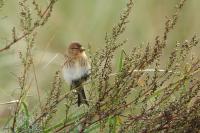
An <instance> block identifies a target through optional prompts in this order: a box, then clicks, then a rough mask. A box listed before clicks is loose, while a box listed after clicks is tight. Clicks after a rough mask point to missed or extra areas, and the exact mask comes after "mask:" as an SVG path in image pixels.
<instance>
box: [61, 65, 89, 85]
mask: <svg viewBox="0 0 200 133" xmlns="http://www.w3.org/2000/svg"><path fill="white" fill-rule="evenodd" d="M89 69H90V67H88V66H87V67H80V65H79V64H78V63H75V64H74V65H73V67H70V68H69V67H66V66H64V67H63V77H64V79H65V81H66V82H68V83H69V84H71V82H72V80H77V79H80V78H81V77H82V76H83V75H85V74H88V73H89Z"/></svg>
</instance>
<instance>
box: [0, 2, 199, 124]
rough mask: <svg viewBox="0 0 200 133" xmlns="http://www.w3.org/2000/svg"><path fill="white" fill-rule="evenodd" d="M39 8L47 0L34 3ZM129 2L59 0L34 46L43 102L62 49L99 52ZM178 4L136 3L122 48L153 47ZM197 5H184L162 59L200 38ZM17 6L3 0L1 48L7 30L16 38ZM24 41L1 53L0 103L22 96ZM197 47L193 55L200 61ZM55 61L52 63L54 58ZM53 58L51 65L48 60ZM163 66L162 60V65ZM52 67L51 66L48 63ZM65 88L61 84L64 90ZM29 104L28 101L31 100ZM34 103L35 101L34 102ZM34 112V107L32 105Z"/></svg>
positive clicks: (3, 111) (1, 119)
mask: <svg viewBox="0 0 200 133" xmlns="http://www.w3.org/2000/svg"><path fill="white" fill-rule="evenodd" d="M38 2H39V3H40V4H41V7H42V8H45V6H46V5H47V4H48V1H47V0H44V1H38ZM127 2H128V1H127V0H82V1H81V0H59V1H58V2H57V3H56V5H55V8H54V9H53V13H52V15H51V17H50V19H49V21H48V23H47V24H46V25H45V26H44V27H42V28H41V29H40V30H38V31H37V33H38V35H37V37H36V40H35V41H36V42H35V46H34V63H35V64H36V73H37V78H38V85H39V89H40V93H41V94H40V95H42V97H41V98H42V100H44V99H45V98H46V96H47V94H48V91H49V88H51V81H52V80H53V75H54V73H55V71H56V70H58V69H59V68H60V64H62V62H63V56H62V55H63V54H64V52H65V48H66V46H67V45H68V44H69V43H70V42H71V41H80V42H81V43H82V44H83V45H84V46H85V47H87V45H88V44H90V45H91V46H92V50H93V51H95V50H97V49H98V48H100V47H102V46H103V45H104V44H105V42H104V37H105V34H106V32H108V33H109V32H111V30H112V27H113V25H114V24H116V23H117V22H118V20H119V15H120V12H121V11H122V10H123V9H124V8H125V6H126V3H127ZM178 2H179V0H135V2H134V3H135V6H134V8H133V11H132V14H131V16H130V23H129V24H128V27H127V29H126V32H125V33H124V34H123V35H122V37H121V39H128V42H127V44H126V45H125V46H124V49H127V50H128V49H129V48H130V47H132V46H137V45H145V44H147V43H148V42H150V43H152V44H153V42H154V38H155V37H156V36H157V35H161V33H162V32H163V30H164V24H165V21H166V17H167V16H170V15H172V14H173V13H174V11H175V5H176V4H177V3H178ZM199 8H200V1H199V0H188V1H187V2H186V5H185V7H184V8H183V10H182V12H181V14H180V17H179V20H178V23H177V26H176V28H175V30H173V32H171V34H170V36H169V37H170V39H169V41H168V45H169V46H168V48H167V49H166V54H169V51H170V49H172V48H173V46H174V45H175V43H176V41H183V40H185V39H188V40H189V39H190V38H191V37H192V36H193V35H194V34H195V33H196V34H197V35H199V33H200V13H199ZM18 17H19V6H18V1H15V0H6V1H5V5H4V6H3V8H1V9H0V47H3V46H5V44H6V42H9V40H10V39H11V30H12V27H13V26H15V27H16V29H17V33H20V24H19V19H18ZM24 47H25V43H24V42H23V41H20V42H18V43H17V44H15V45H14V46H13V47H11V49H9V50H8V51H4V52H2V53H0V103H4V102H7V101H11V100H14V99H17V96H18V94H19V92H20V90H19V87H18V82H17V79H16V76H15V75H19V74H20V73H21V70H22V66H21V63H20V59H19V57H18V51H23V50H24ZM198 50H200V48H199V47H198V48H197V49H195V50H194V52H196V56H199V55H200V54H199V52H198ZM54 58H55V59H54ZM52 59H54V60H53V61H52V62H51V60H52ZM164 61H165V60H164ZM49 62H51V63H50V64H48V63H49ZM66 87H67V85H64V88H66ZM28 96H29V97H30V98H28V99H29V102H30V104H31V103H35V102H36V101H38V97H37V93H36V86H35V82H34V80H33V83H32V84H31V88H30V92H29V94H28ZM30 99H31V100H30ZM37 103H38V102H37ZM13 106H14V105H13V104H12V105H0V127H1V126H2V125H3V123H5V121H6V119H8V117H9V116H10V115H11V112H12V108H13ZM32 107H33V109H35V110H36V109H37V108H38V104H34V106H32Z"/></svg>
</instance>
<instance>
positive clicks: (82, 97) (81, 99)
mask: <svg viewBox="0 0 200 133" xmlns="http://www.w3.org/2000/svg"><path fill="white" fill-rule="evenodd" d="M77 103H78V106H80V105H81V104H86V105H88V106H89V104H88V101H87V99H86V96H85V91H84V88H83V86H82V85H81V86H80V87H79V89H78V102H77Z"/></svg>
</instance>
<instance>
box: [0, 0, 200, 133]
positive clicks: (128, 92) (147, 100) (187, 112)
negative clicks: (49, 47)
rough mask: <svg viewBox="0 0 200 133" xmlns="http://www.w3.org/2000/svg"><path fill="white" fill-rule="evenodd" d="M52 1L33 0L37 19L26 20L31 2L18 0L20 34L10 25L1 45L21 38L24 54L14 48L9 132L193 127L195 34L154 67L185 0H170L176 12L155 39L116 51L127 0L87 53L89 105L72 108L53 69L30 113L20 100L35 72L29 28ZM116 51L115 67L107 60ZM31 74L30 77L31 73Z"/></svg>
mask: <svg viewBox="0 0 200 133" xmlns="http://www.w3.org/2000/svg"><path fill="white" fill-rule="evenodd" d="M55 2H56V1H55V0H52V1H51V2H50V4H49V5H48V6H47V8H46V9H45V10H44V11H42V10H40V7H39V4H38V3H37V2H36V1H35V0H33V1H32V6H33V7H34V9H35V10H34V11H35V12H36V14H37V17H36V18H37V19H33V18H32V13H31V12H30V5H29V4H28V2H27V1H26V0H21V1H20V3H19V5H20V9H21V13H20V14H21V15H20V16H21V19H20V20H21V21H20V22H21V27H22V29H23V34H22V35H21V36H18V35H16V31H15V28H13V30H12V33H13V37H12V41H11V42H10V43H9V44H8V45H6V46H5V47H4V48H2V49H1V50H0V52H3V51H4V50H8V49H9V48H10V47H11V46H12V45H14V44H16V42H17V41H20V40H21V39H23V38H24V39H25V40H26V43H27V45H26V46H27V48H26V51H25V53H22V52H20V53H19V55H20V56H19V57H20V59H21V60H22V65H23V71H22V74H21V75H20V76H18V81H19V86H20V88H21V94H20V96H19V100H18V103H17V106H16V109H15V113H14V116H13V122H11V130H12V131H13V132H20V133H21V132H24V133H25V132H34V133H35V132H45V133H48V132H113V133H114V132H120V133H124V132H134V133H140V132H141V133H155V132H176V133H182V132H185V133H190V132H194V133H198V132H199V130H200V124H199V123H200V99H199V95H200V80H199V77H198V75H199V74H200V72H199V71H200V60H199V58H196V57H195V56H193V55H191V51H192V49H193V48H195V47H197V45H199V38H198V37H197V36H196V35H194V36H193V37H191V39H190V40H184V41H180V42H179V41H177V42H174V45H175V46H174V48H173V50H172V51H171V54H170V56H169V58H168V61H167V62H166V64H165V67H163V65H162V68H161V59H162V57H163V50H164V49H166V48H167V47H168V40H169V34H170V32H171V31H172V30H173V29H175V28H176V24H177V21H178V18H179V15H180V12H181V10H182V9H183V7H184V5H185V4H186V0H180V2H179V3H178V4H177V6H176V11H175V13H174V14H173V15H172V16H171V17H168V19H167V20H166V23H165V26H164V31H163V34H161V35H158V36H156V37H155V41H154V43H152V44H150V43H149V44H147V45H146V46H145V47H143V48H141V47H132V48H131V51H128V52H127V51H125V50H123V49H122V47H123V46H124V45H125V44H126V43H127V40H125V39H124V40H123V39H122V38H121V35H122V34H123V33H124V32H125V30H126V29H128V28H127V23H128V18H129V15H130V13H131V12H132V8H133V7H134V2H133V0H129V2H128V4H127V5H126V9H125V10H124V11H123V12H122V14H121V15H120V20H119V23H118V24H117V25H115V26H114V27H113V28H112V32H111V33H110V34H109V33H108V34H106V36H105V46H104V47H103V48H102V49H98V50H97V51H96V52H95V51H90V52H89V54H90V57H91V66H92V70H91V76H90V79H89V81H88V82H86V83H85V85H86V86H87V87H88V94H87V97H88V99H89V100H88V102H89V107H88V108H83V107H80V110H81V111H78V113H75V114H74V108H76V109H77V110H78V107H76V104H75V101H76V100H75V99H76V98H75V95H74V94H73V91H70V92H67V93H65V94H61V88H62V83H63V81H62V79H61V76H60V71H59V70H58V71H56V74H55V77H54V80H53V84H52V88H51V91H50V94H49V97H48V98H47V100H46V102H45V104H43V103H41V101H40V100H39V102H40V108H39V109H38V113H37V115H31V113H30V111H29V110H28V107H27V106H28V105H27V104H26V103H25V100H24V99H25V98H26V94H27V92H28V91H29V87H30V81H31V80H32V79H30V77H29V73H30V71H34V61H33V56H34V55H33V54H32V47H33V44H34V38H35V37H36V36H35V35H36V34H35V31H37V29H38V28H39V27H42V26H43V25H44V24H45V23H46V22H47V20H48V18H49V17H50V15H51V12H52V9H53V6H54V4H55ZM32 6H31V7H32ZM121 40H122V41H121ZM90 47H92V46H90ZM120 49H122V50H121V53H120V55H119V61H118V62H119V63H118V66H117V69H115V68H114V66H113V63H112V62H113V60H114V59H115V58H116V55H117V54H116V51H117V50H120ZM34 77H35V78H34V79H35V80H37V77H36V74H35V76H34ZM38 92H39V91H38ZM38 97H40V94H39V93H38ZM63 102H65V106H66V109H65V110H66V111H65V114H62V115H63V116H64V117H63V119H62V120H60V122H58V123H56V124H54V125H52V124H50V123H51V122H52V120H53V118H54V117H56V113H57V111H58V110H59V108H58V106H59V105H60V104H63Z"/></svg>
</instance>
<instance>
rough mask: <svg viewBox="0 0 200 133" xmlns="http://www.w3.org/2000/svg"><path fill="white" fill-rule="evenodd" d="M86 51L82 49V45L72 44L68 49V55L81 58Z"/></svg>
mask: <svg viewBox="0 0 200 133" xmlns="http://www.w3.org/2000/svg"><path fill="white" fill-rule="evenodd" d="M84 51H85V49H84V48H83V47H82V45H81V44H80V43H79V42H72V43H71V44H70V45H69V47H68V54H69V55H70V56H74V57H76V56H80V55H82V54H84V53H85V52H84Z"/></svg>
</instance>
